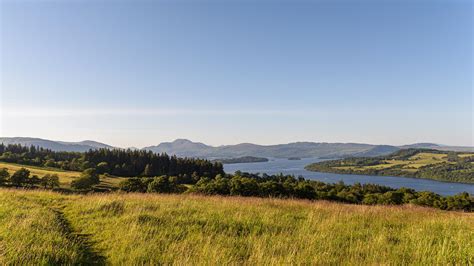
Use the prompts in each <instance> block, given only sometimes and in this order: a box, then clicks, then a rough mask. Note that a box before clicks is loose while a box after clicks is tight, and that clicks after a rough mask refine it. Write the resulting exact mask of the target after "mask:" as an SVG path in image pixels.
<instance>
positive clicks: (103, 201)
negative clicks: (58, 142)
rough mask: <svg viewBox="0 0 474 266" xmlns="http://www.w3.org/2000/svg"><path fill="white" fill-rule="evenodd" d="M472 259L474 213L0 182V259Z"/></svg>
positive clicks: (435, 261) (198, 261) (448, 261)
mask: <svg viewBox="0 0 474 266" xmlns="http://www.w3.org/2000/svg"><path fill="white" fill-rule="evenodd" d="M92 261H95V262H98V263H99V264H113V265H117V264H122V265H130V264H148V265H152V264H160V263H165V264H181V265H182V264H188V265H189V264H248V265H254V264H279V265H281V264H290V263H291V264H346V265H347V264H351V265H354V264H355V265H366V264H418V265H433V264H437V265H446V264H464V265H467V264H472V263H474V214H472V213H461V212H446V211H440V210H435V209H430V208H421V207H415V206H410V205H405V206H397V207H395V206H360V205H346V204H338V203H330V202H325V201H318V202H310V201H302V200H301V201H298V200H278V199H260V198H241V197H218V196H214V197H206V196H194V195H163V194H93V195H62V194H59V193H55V192H46V191H22V190H13V189H0V264H2V265H5V264H81V263H82V264H87V263H90V262H92Z"/></svg>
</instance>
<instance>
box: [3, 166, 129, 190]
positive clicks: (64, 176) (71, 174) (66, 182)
mask: <svg viewBox="0 0 474 266" xmlns="http://www.w3.org/2000/svg"><path fill="white" fill-rule="evenodd" d="M0 168H7V169H8V172H9V173H10V174H13V173H14V172H15V171H18V170H19V169H20V168H26V169H28V170H29V171H30V175H31V176H32V175H37V176H38V177H40V178H41V177H43V176H45V175H46V174H56V175H58V177H59V182H60V186H61V187H62V188H70V185H71V182H72V181H73V180H74V179H75V178H76V177H78V176H80V175H81V172H76V171H65V170H61V169H57V168H47V167H36V166H29V165H21V164H14V163H5V162H0ZM100 180H101V183H100V186H101V187H104V188H117V187H118V184H119V183H120V181H122V180H124V178H121V177H114V176H106V175H101V177H100Z"/></svg>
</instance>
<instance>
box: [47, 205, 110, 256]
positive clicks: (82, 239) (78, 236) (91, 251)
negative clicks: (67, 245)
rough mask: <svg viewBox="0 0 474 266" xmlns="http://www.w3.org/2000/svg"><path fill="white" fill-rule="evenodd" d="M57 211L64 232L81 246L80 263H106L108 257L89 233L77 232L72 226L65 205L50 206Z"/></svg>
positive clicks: (57, 218) (58, 220)
mask: <svg viewBox="0 0 474 266" xmlns="http://www.w3.org/2000/svg"><path fill="white" fill-rule="evenodd" d="M49 208H50V209H51V211H53V212H54V213H55V216H56V217H55V218H56V220H57V222H58V224H59V225H60V227H61V231H62V234H63V235H64V236H65V237H66V238H67V239H69V240H70V241H71V242H75V243H77V244H78V246H79V261H77V264H79V265H105V264H106V258H105V256H103V255H102V254H101V253H100V252H99V251H98V250H97V249H96V248H94V242H93V241H91V238H90V235H89V234H83V233H80V232H77V231H75V230H74V229H73V227H72V226H71V223H70V222H69V220H68V219H67V217H66V215H65V214H64V212H63V209H64V208H65V206H64V205H61V206H55V207H49Z"/></svg>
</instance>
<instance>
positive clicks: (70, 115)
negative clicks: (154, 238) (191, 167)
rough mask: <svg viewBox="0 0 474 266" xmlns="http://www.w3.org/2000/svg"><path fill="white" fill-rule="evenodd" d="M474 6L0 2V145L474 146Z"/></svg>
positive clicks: (426, 3)
mask: <svg viewBox="0 0 474 266" xmlns="http://www.w3.org/2000/svg"><path fill="white" fill-rule="evenodd" d="M472 17H473V4H472V1H468V0H466V1H408V0H406V1H402V0H400V1H356V0H353V1H270V0H268V1H258V0H257V1H198V0H196V1H105V0H104V1H87V0H84V1H37V2H36V1H8V0H7V1H1V25H0V28H1V79H2V80H1V108H0V110H1V112H2V114H1V128H0V130H1V132H0V133H1V136H34V137H42V138H49V139H57V140H70V141H77V140H83V139H93V140H98V141H102V142H106V143H109V144H113V145H117V146H123V147H125V146H138V147H141V146H145V145H152V144H157V143H159V142H161V141H170V140H173V139H175V138H189V139H191V140H194V141H201V142H205V143H208V144H212V145H220V144H233V143H240V142H254V143H261V144H274V143H286V142H292V141H326V142H365V143H384V144H407V143H413V142H436V143H442V144H450V145H473V131H474V128H473V127H474V126H473V123H474V122H473V107H472V106H473V87H472V86H473V48H472V47H473V19H472Z"/></svg>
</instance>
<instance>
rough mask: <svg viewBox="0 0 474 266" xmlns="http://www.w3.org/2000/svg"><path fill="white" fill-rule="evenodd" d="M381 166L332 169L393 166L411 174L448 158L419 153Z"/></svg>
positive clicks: (352, 167)
mask: <svg viewBox="0 0 474 266" xmlns="http://www.w3.org/2000/svg"><path fill="white" fill-rule="evenodd" d="M458 156H459V157H460V158H465V157H470V156H474V154H473V153H466V154H460V155H458ZM383 162H384V163H383V164H377V165H370V166H338V167H334V168H335V169H341V170H353V171H361V172H362V171H365V170H367V169H387V168H391V167H393V166H398V165H400V166H401V167H402V168H401V170H402V171H407V172H413V171H416V170H417V169H418V168H420V167H423V166H427V165H434V164H439V163H450V162H449V161H448V156H447V155H446V154H437V153H429V152H421V153H418V154H416V155H413V156H412V157H410V158H408V159H407V160H395V159H388V160H384V161H383Z"/></svg>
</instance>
